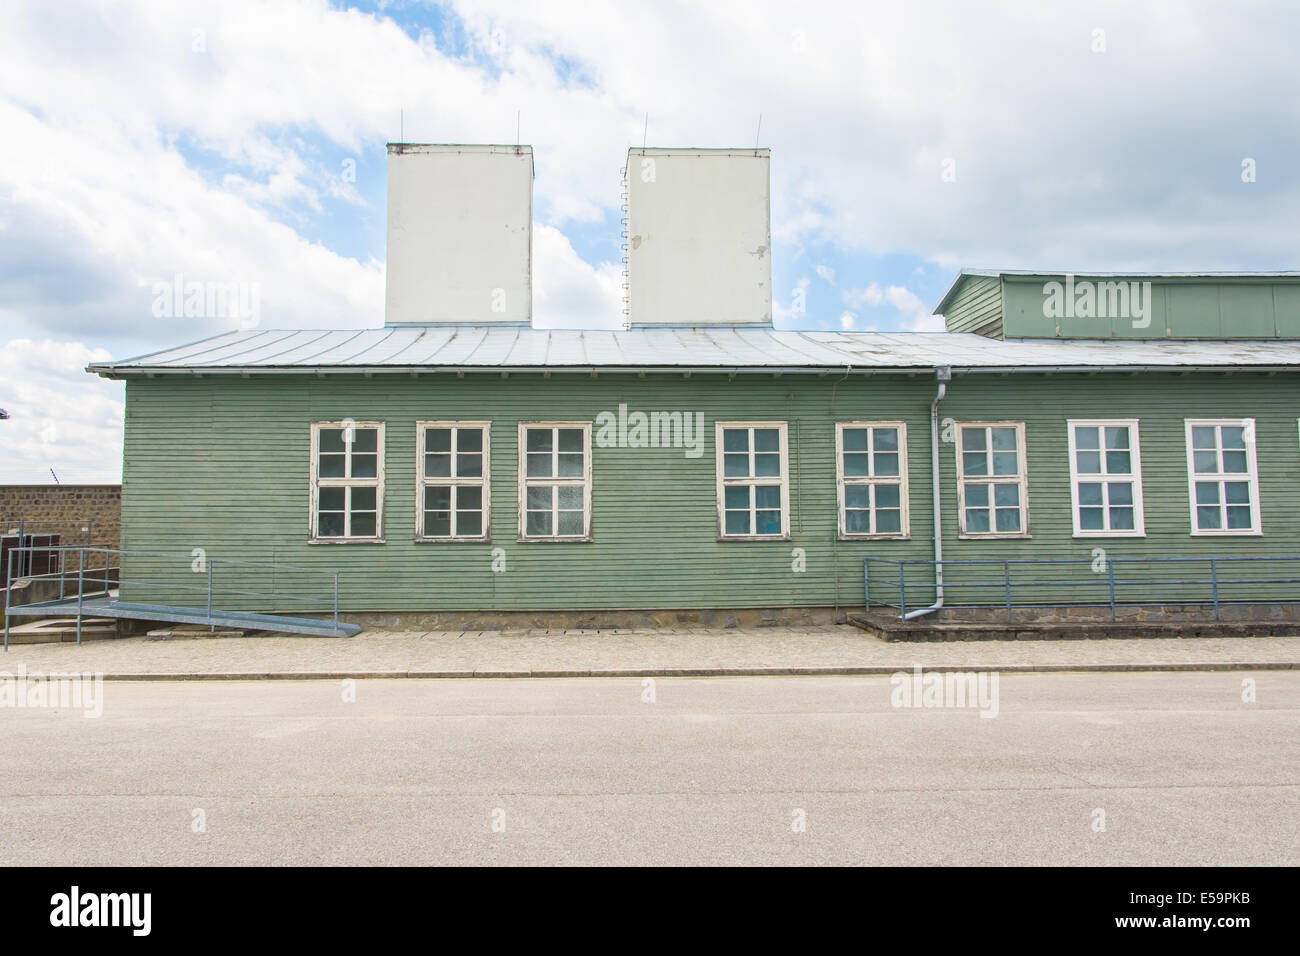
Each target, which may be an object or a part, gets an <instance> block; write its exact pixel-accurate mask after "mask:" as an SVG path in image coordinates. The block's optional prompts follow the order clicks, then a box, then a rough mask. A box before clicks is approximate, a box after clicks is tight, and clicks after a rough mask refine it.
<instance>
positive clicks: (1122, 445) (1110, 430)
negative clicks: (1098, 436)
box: [1106, 425, 1128, 451]
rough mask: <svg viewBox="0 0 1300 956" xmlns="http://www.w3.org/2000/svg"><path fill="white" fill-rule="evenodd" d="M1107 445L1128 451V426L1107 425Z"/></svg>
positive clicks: (1109, 447) (1110, 447)
mask: <svg viewBox="0 0 1300 956" xmlns="http://www.w3.org/2000/svg"><path fill="white" fill-rule="evenodd" d="M1106 447H1107V448H1108V449H1114V450H1119V451H1128V426H1127V425H1121V426H1119V427H1113V426H1107V428H1106Z"/></svg>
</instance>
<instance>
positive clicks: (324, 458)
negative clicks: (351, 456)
mask: <svg viewBox="0 0 1300 956" xmlns="http://www.w3.org/2000/svg"><path fill="white" fill-rule="evenodd" d="M345 461H346V458H345V456H343V455H321V456H320V476H321V477H322V478H342V477H343V476H344V470H343V469H344V468H345V467H347V466H346V465H345V464H344V462H345Z"/></svg>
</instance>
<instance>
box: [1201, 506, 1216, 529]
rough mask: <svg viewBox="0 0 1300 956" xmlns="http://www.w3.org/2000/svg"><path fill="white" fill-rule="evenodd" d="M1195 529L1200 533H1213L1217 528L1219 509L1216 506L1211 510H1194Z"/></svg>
mask: <svg viewBox="0 0 1300 956" xmlns="http://www.w3.org/2000/svg"><path fill="white" fill-rule="evenodd" d="M1196 527H1197V529H1198V530H1200V531H1213V530H1216V529H1217V528H1218V527H1219V509H1218V507H1217V506H1215V507H1211V508H1197V509H1196Z"/></svg>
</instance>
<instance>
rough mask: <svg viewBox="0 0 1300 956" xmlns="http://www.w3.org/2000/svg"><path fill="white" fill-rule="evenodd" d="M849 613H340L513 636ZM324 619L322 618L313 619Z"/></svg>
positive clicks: (366, 622) (800, 620)
mask: <svg viewBox="0 0 1300 956" xmlns="http://www.w3.org/2000/svg"><path fill="white" fill-rule="evenodd" d="M848 610H849V609H848V608H845V609H842V610H841V611H839V612H836V611H835V610H834V609H833V608H828V607H826V608H803V607H797V608H739V609H735V610H704V611H483V612H481V613H473V612H459V611H457V612H414V611H412V612H400V611H399V612H393V613H377V612H372V613H358V614H340V615H339V620H341V621H346V622H348V623H349V624H360V625H361V626H362V627H363V628H366V629H367V630H373V629H376V628H378V629H383V630H396V631H508V630H601V631H605V630H615V629H617V630H631V629H633V628H667V629H672V628H693V629H694V628H704V629H710V630H712V629H715V628H730V627H744V628H750V627H824V626H826V625H829V624H844V623H847V621H848V617H847V613H848ZM313 616H319V615H313Z"/></svg>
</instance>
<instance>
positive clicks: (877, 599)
mask: <svg viewBox="0 0 1300 956" xmlns="http://www.w3.org/2000/svg"><path fill="white" fill-rule="evenodd" d="M1099 560H1101V561H1103V562H1104V565H1103V567H1104V570H1097V562H1098V561H1099ZM1284 561H1291V562H1297V563H1300V556H1297V555H1258V556H1254V555H1250V556H1245V555H1210V556H1205V557H1119V558H1112V557H1105V558H1091V557H1089V558H1005V559H997V558H966V559H960V560H952V561H949V560H945V561H943V562H942V568H943V573H944V587H945V589H947V590H949V591H952V592H960V591H961V590H964V589H972V590H974V591H975V593H976V594H980V593H984V592H987V591H992V590H994V589H996V590H999V591H1001V592H1002V600H1001V601H987V602H980V603H959V602H953V601H952V600H948V601H946V602H945V605H944V606H945V607H947V608H985V609H987V608H992V607H1005V608H1006V611H1007V620H1008V621H1010V620H1012V616H1013V613H1014V611H1015V610H1016V609H1028V608H1034V609H1037V608H1065V607H1083V608H1088V607H1091V608H1105V607H1109V608H1110V614H1111V620H1116V619H1117V612H1118V609H1119V608H1121V607H1141V606H1143V605H1146V604H1151V603H1153V602H1152V601H1150V600H1124V599H1120V598H1117V596H1116V591H1117V589H1120V588H1124V589H1128V588H1134V587H1146V588H1171V587H1181V588H1187V587H1193V588H1202V587H1204V588H1207V589H1208V593H1206V594H1205V595H1204V597H1203V598H1197V599H1195V600H1183V599H1178V598H1177V597H1174V598H1163V597H1160V598H1158V599H1157V601H1156V602H1155V603H1159V604H1164V605H1172V606H1175V607H1211V606H1212V607H1213V608H1214V619H1215V620H1216V621H1217V620H1221V609H1222V608H1223V607H1225V606H1229V607H1250V606H1262V605H1271V604H1275V605H1287V604H1300V596H1297V598H1296V600H1279V599H1258V600H1242V599H1238V598H1225V597H1224V596H1223V589H1224V588H1226V587H1229V586H1233V585H1236V586H1243V585H1244V586H1251V585H1256V586H1257V585H1269V584H1300V577H1276V576H1272V575H1269V576H1265V577H1259V576H1255V577H1236V576H1234V577H1224V576H1222V575H1221V574H1220V569H1221V567H1222V566H1223V565H1228V566H1230V567H1231V566H1238V567H1239V566H1241V565H1249V564H1252V563H1267V562H1284ZM873 564H874V565H875V566H876V568H877V571H878V573H876V574H874V575H873V573H872V566H873ZM939 564H940V562H936V561H932V560H928V559H923V558H915V559H902V560H898V559H892V558H873V557H868V558H864V559H863V569H862V577H863V600H864V603H865V606H866V607H867V609H868V610H869V609H870V608H871V606H872V605H873V604H874V605H876V606H878V607H889V608H897V609H898V612H899V617H900V619H901V618H902V617H904V616H905V615H906V613H907V608H908V607H909V606H912V607H920V606H922V604H923V603H924V602H923V601H921V600H917V601H914V602H909V601H908V597H907V595H908V589H909V588H911V589H913V590H915V589H918V588H920V589H923V590H928V591H931V592H932V591H933V589H934V587H935V584H934V580H933V571H934V570H935V569H936V567H937V566H938V565H939ZM1183 564H1196V565H1202V566H1205V567H1206V568H1207V573H1208V576H1207V577H1200V576H1199V575H1197V576H1194V577H1190V578H1187V577H1184V578H1152V577H1136V578H1132V577H1122V576H1117V569H1118V570H1124V569H1128V568H1132V567H1134V566H1137V565H1183ZM1049 565H1073V566H1076V567H1077V566H1079V565H1087V566H1089V567H1090V568H1091V569H1092V573H1091V575H1090V577H1089V578H1083V579H1081V578H1069V579H1064V580H1056V579H1054V578H1048V579H1045V580H1044V579H1038V578H1034V577H1031V578H1029V579H1028V580H1026V579H1024V578H1023V577H1022V578H1021V579H1019V580H1016V579H1015V576H1014V574H1013V571H1014V570H1016V569H1021V568H1028V569H1031V570H1032V569H1043V568H1044V566H1049ZM909 567H914V568H918V569H920V568H929V569H930V570H931V572H932V573H931V575H930V577H931V580H929V581H917V580H916V579H915V577H914V578H913V580H912V581H911V582H909V581H908V580H907V569H908V568H909ZM974 567H979V568H987V569H990V570H991V571H993V572H994V575H996V573H997V572H999V571H1000V572H1001V575H1000V577H998V578H997V579H993V576H987V577H984V578H981V579H978V580H961V579H960V578H955V577H954V575H953V573H952V571H951V570H950V569H957V570H958V572H960V570H961V569H963V568H974ZM882 572H885V573H882ZM1238 573H1239V572H1238ZM1275 573H1276V572H1274V574H1275ZM873 584H875V585H876V588H875V589H874V590H873V588H872V585H873ZM1093 584H1095V585H1096V586H1097V587H1098V588H1103V589H1104V591H1105V600H1096V601H1089V600H1078V601H1038V602H1035V601H1032V600H1030V601H1026V600H1016V599H1015V591H1016V589H1017V588H1019V589H1020V590H1021V593H1022V594H1023V593H1024V591H1025V589H1027V588H1028V589H1032V588H1051V587H1055V588H1060V587H1071V588H1079V587H1084V586H1091V585H1093ZM882 586H883V588H884V591H883V592H882V590H881V587H882ZM981 589H984V591H983V592H982V591H981ZM895 594H897V603H895V602H894V599H893V596H894V595H895Z"/></svg>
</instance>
